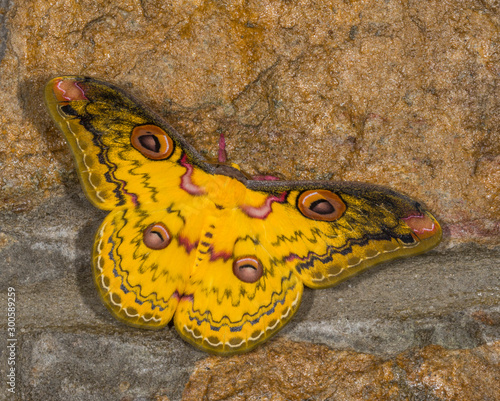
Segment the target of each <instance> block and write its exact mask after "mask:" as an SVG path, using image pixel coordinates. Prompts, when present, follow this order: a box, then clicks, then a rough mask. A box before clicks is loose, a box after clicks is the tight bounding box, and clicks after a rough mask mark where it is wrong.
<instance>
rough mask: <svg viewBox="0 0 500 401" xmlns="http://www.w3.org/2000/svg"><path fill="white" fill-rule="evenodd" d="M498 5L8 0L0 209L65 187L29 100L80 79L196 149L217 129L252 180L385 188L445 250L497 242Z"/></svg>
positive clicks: (64, 160) (0, 107)
mask: <svg viewBox="0 0 500 401" xmlns="http://www.w3.org/2000/svg"><path fill="white" fill-rule="evenodd" d="M7 5H8V4H7ZM3 10H6V5H5V4H4V8H3ZM499 11H500V8H499V5H498V2H496V1H479V0H477V1H472V0H469V1H458V0H455V1H449V2H441V1H427V2H419V1H417V2H416V1H384V2H380V1H375V0H365V1H343V0H336V1H335V0H334V1H325V2H323V1H322V2H308V1H305V2H267V1H251V2H214V1H201V0H199V1H191V2H175V1H174V2H165V1H144V2H139V3H138V2H135V1H127V0H124V1H120V2H112V3H110V2H102V1H98V0H96V1H90V0H87V1H82V2H78V3H73V2H70V1H50V2H49V1H41V0H38V1H26V0H25V1H22V0H18V1H14V2H12V3H11V4H10V8H9V11H8V13H7V19H6V21H7V23H6V25H5V28H2V29H3V31H4V32H8V36H7V41H6V45H5V51H4V55H3V58H2V59H1V61H0V76H1V81H0V116H1V117H0V124H1V127H2V133H1V136H0V163H1V175H0V189H1V191H2V192H1V193H2V202H1V205H0V206H1V207H2V208H3V209H10V210H18V211H22V210H26V209H28V208H30V207H31V206H32V205H36V204H39V203H40V202H41V201H43V200H44V199H46V198H47V197H49V196H50V195H51V194H54V193H61V192H62V191H63V188H64V183H66V182H67V181H68V180H70V181H72V182H74V180H75V177H74V171H73V166H72V163H71V160H70V154H69V151H68V149H67V147H66V145H65V144H64V141H63V139H62V136H61V135H60V133H59V132H57V131H56V129H55V127H54V125H53V124H52V123H51V121H50V120H49V118H48V116H47V113H46V111H45V110H44V107H43V105H42V100H41V89H42V87H43V85H44V84H45V82H46V81H47V80H48V79H49V78H50V77H52V76H54V75H60V74H82V75H90V76H96V77H100V78H102V79H105V80H108V81H110V82H112V83H115V84H117V85H119V86H122V87H124V88H125V89H128V90H129V91H130V92H132V93H133V94H134V95H138V97H139V98H141V99H143V100H144V101H145V103H147V104H148V105H149V106H151V107H153V108H155V109H156V110H158V111H160V112H161V113H162V114H164V115H166V116H167V117H168V119H169V121H170V122H172V123H173V124H174V125H175V126H176V127H177V128H179V130H180V131H181V132H184V133H185V134H186V135H187V136H188V137H189V138H191V140H192V141H193V142H194V143H195V145H196V146H197V147H198V149H200V151H202V152H204V153H206V154H208V155H210V156H215V153H216V143H217V139H218V135H219V132H221V131H223V132H225V133H226V136H227V139H228V143H229V145H228V148H229V155H230V158H231V159H232V160H233V161H234V162H237V163H239V164H241V165H242V166H243V167H244V168H245V169H246V170H248V171H249V172H250V173H271V174H278V175H281V176H283V177H285V178H288V179H299V178H300V179H330V178H333V179H340V180H358V181H368V182H376V183H381V184H386V185H389V186H391V187H392V188H395V189H398V190H402V191H404V192H406V193H408V194H410V195H412V196H414V197H416V198H418V199H421V200H422V201H424V202H425V203H427V205H428V206H429V207H430V208H431V210H434V211H435V212H436V213H437V215H438V217H439V218H440V219H441V221H442V222H443V223H444V224H445V228H446V230H447V231H446V232H447V234H448V235H447V236H446V241H451V242H452V243H457V242H464V241H469V240H471V239H473V240H475V241H479V242H482V243H486V244H492V243H496V244H498V241H499V240H498V238H499V232H500V225H499V224H500V223H499V221H498V215H499V214H500V199H499V195H500V194H499V185H498V183H499V181H500V173H499V171H500V169H499V166H500V156H499V154H500V144H499V139H498V138H499V136H500V135H499V128H498V127H499V126H500V107H499V102H500V96H499V90H498V79H499V78H498V76H499V74H500V63H499V58H500V52H499V50H498V47H499V45H498V43H499V42H500V37H499V29H498V22H499ZM4 14H5V12H4ZM0 15H1V14H0ZM2 17H3V16H2ZM2 19H3V18H2ZM2 19H0V23H1V22H2ZM0 32H1V30H0ZM0 54H1V52H0Z"/></svg>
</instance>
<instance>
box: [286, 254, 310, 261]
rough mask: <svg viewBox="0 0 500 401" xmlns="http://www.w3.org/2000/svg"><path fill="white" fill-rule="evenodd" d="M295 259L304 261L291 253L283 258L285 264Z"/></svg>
mask: <svg viewBox="0 0 500 401" xmlns="http://www.w3.org/2000/svg"><path fill="white" fill-rule="evenodd" d="M295 259H299V260H305V259H304V258H301V257H300V256H299V255H296V254H294V253H291V254H290V255H288V256H287V257H285V262H291V261H293V260H295Z"/></svg>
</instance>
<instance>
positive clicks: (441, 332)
mask: <svg viewBox="0 0 500 401" xmlns="http://www.w3.org/2000/svg"><path fill="white" fill-rule="evenodd" d="M103 216H104V213H103V212H101V211H98V210H96V209H94V208H93V207H92V206H91V205H90V204H89V203H88V202H87V201H86V200H85V198H84V197H83V195H81V191H80V190H79V189H78V188H70V189H68V194H67V196H65V197H62V198H54V199H52V200H51V201H50V202H49V203H47V204H45V205H44V206H42V207H40V208H38V209H37V210H34V211H32V212H29V213H25V214H19V215H16V214H15V213H3V214H2V215H1V216H0V224H1V226H0V283H1V284H2V288H3V289H4V290H3V292H2V293H1V296H0V297H1V299H2V302H3V303H2V304H3V305H5V304H6V298H7V292H6V288H8V287H14V288H15V292H16V298H17V299H16V308H17V309H16V330H17V332H16V334H17V339H18V344H17V355H16V358H17V359H16V362H17V365H16V366H17V367H18V376H17V382H16V383H17V387H16V390H17V395H19V396H20V398H19V399H23V400H62V399H66V400H69V399H71V400H117V399H121V400H143V399H144V400H150V399H154V398H155V397H161V396H166V397H168V398H169V399H170V400H179V399H180V398H181V396H182V391H183V388H184V386H185V384H186V383H187V380H188V378H189V375H190V373H191V372H192V370H193V367H194V363H195V362H196V361H197V360H200V359H202V358H204V357H205V356H206V354H204V353H202V352H200V351H198V350H196V349H194V348H193V347H191V346H189V345H188V344H186V343H184V342H183V341H182V340H181V339H180V338H179V337H178V336H177V334H176V333H175V329H174V328H173V327H167V328H165V329H163V330H160V331H147V330H140V329H135V328H130V327H127V326H125V325H123V324H121V323H119V322H118V321H116V320H115V319H114V318H112V317H111V315H110V314H109V313H108V311H107V309H106V308H105V306H104V305H103V304H102V303H101V302H100V300H99V299H98V296H97V293H96V291H95V289H94V286H93V283H92V277H91V270H90V252H91V248H92V242H93V236H94V232H95V230H96V229H97V227H98V226H99V224H100V221H101V220H102V218H103ZM499 265H500V250H498V249H487V248H481V247H478V246H476V245H465V246H461V247H459V248H452V249H446V250H443V249H440V248H438V249H437V250H435V251H431V252H429V253H427V254H425V255H421V256H418V257H414V258H410V259H403V260H398V261H394V262H390V263H386V264H384V265H381V266H379V267H375V268H373V269H372V270H370V271H368V272H366V273H364V274H361V275H359V276H357V277H355V278H353V279H351V280H349V281H346V282H344V283H342V284H341V285H339V286H337V287H334V288H330V289H327V290H318V291H313V290H306V292H305V295H304V300H303V304H302V306H301V308H300V310H299V312H298V314H297V316H295V318H294V319H293V320H292V323H290V325H289V326H288V327H286V328H285V329H284V330H283V331H282V332H281V333H280V334H278V336H286V337H288V338H290V339H293V340H297V341H310V342H314V343H323V344H326V345H328V346H330V347H332V348H335V349H352V350H356V351H361V352H370V353H373V354H377V355H382V356H392V355H395V354H397V353H399V352H401V351H404V350H406V349H409V348H412V347H422V346H425V345H428V344H440V345H443V346H445V347H448V348H470V347H475V346H478V345H480V344H484V343H487V342H493V341H495V340H498V339H500V297H499V295H498V294H499V293H500V291H499V290H500V279H499V275H498V266H499ZM2 332H3V333H6V320H3V321H2ZM271 341H272V340H271ZM5 342H6V338H5V336H4V338H3V339H2V345H1V353H2V355H1V365H0V366H1V369H2V372H1V374H2V378H4V377H5V374H6V370H5V369H6V367H7V365H6V360H7V354H6V346H5ZM6 394H7V393H6V392H5V391H1V392H0V399H8V398H6V397H7V395H6Z"/></svg>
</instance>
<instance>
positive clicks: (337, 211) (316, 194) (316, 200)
mask: <svg viewBox="0 0 500 401" xmlns="http://www.w3.org/2000/svg"><path fill="white" fill-rule="evenodd" d="M297 207H298V208H299V210H300V212H301V213H302V214H303V215H304V216H306V217H309V218H310V219H313V220H322V221H335V220H337V219H338V218H340V217H341V216H342V215H343V214H344V212H345V210H346V205H345V203H344V202H343V201H342V199H340V197H339V196H338V195H336V194H334V193H333V192H332V191H328V190H326V189H313V190H309V191H304V192H302V193H301V194H300V196H299V197H298V199H297Z"/></svg>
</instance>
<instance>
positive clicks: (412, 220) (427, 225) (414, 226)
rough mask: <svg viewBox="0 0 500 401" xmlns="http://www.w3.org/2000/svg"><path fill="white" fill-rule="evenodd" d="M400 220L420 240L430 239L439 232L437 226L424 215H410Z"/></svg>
mask: <svg viewBox="0 0 500 401" xmlns="http://www.w3.org/2000/svg"><path fill="white" fill-rule="evenodd" d="M402 220H403V221H404V222H405V223H406V225H407V226H408V227H410V228H411V230H412V231H413V232H414V233H415V234H416V235H417V236H418V238H420V239H426V238H430V237H432V236H433V235H434V234H436V233H437V232H438V231H439V226H438V225H437V224H436V223H435V221H434V220H433V219H432V218H430V217H429V216H428V215H426V214H420V213H415V214H410V215H409V216H407V217H403V218H402Z"/></svg>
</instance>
